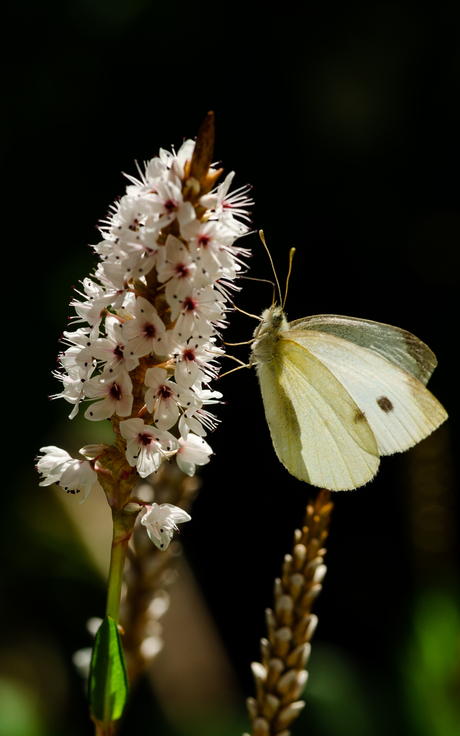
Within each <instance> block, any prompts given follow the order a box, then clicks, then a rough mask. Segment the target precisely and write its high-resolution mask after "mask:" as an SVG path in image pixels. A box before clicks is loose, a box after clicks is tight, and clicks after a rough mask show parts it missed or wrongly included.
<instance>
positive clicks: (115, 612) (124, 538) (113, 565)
mask: <svg viewBox="0 0 460 736" xmlns="http://www.w3.org/2000/svg"><path fill="white" fill-rule="evenodd" d="M112 517H113V539H112V554H111V557H110V571H109V584H108V590H107V607H106V614H107V616H110V618H112V619H113V620H114V621H115V623H116V624H118V620H119V615H120V596H121V586H122V583H123V570H124V567H125V559H126V550H127V549H128V544H129V540H130V538H131V534H132V527H133V526H134V521H135V519H136V517H135V516H131V517H130V522H131V523H132V526H131V523H130V524H129V526H131V528H127V524H126V515H124V514H123V512H120V511H119V510H118V509H116V508H113V509H112Z"/></svg>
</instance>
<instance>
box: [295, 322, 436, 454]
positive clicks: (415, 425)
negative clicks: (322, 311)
mask: <svg viewBox="0 0 460 736" xmlns="http://www.w3.org/2000/svg"><path fill="white" fill-rule="evenodd" d="M291 324H292V323H291ZM290 326H291V325H290ZM282 340H286V341H287V342H291V341H294V342H295V343H296V344H298V345H301V346H302V347H303V348H305V349H306V350H308V351H309V352H310V353H312V354H313V355H314V356H315V357H316V358H317V359H318V360H319V361H321V363H323V364H324V365H325V366H327V367H328V368H329V370H330V371H331V372H332V373H333V375H334V376H335V377H336V378H337V380H338V381H339V383H340V384H341V385H342V386H343V387H344V388H345V389H346V390H347V391H348V393H349V394H350V396H351V397H352V398H353V399H354V401H355V402H356V404H357V405H358V407H359V408H360V410H361V411H362V412H363V413H364V415H365V417H366V419H367V421H368V423H369V425H370V427H371V429H372V432H373V433H374V436H375V438H376V440H377V445H378V450H379V453H380V455H391V454H393V453H394V452H402V451H404V450H407V449H408V448H409V447H412V446H413V445H415V444H416V443H417V442H420V440H422V439H423V438H424V437H427V436H428V435H429V434H430V433H431V432H432V431H433V430H435V429H436V428H437V427H438V426H439V425H440V424H442V422H444V420H445V419H447V412H446V411H445V409H444V408H443V406H442V405H441V404H440V403H439V401H438V400H437V399H436V398H435V397H434V396H433V395H432V394H431V393H430V391H428V389H427V388H425V386H424V385H423V383H422V382H421V381H419V380H418V379H417V378H415V377H414V375H413V374H412V373H411V372H408V371H406V370H403V369H402V368H401V367H399V366H398V365H395V364H394V363H393V362H390V360H387V359H386V358H384V357H382V356H381V354H379V352H376V351H374V350H372V349H367V348H365V347H362V346H361V345H357V344H356V343H354V342H349V341H348V340H345V339H343V338H341V337H337V336H336V335H332V334H327V333H325V332H322V331H321V332H316V331H314V330H310V329H307V330H299V329H296V330H292V331H291V330H288V331H287V332H284V333H283V338H282Z"/></svg>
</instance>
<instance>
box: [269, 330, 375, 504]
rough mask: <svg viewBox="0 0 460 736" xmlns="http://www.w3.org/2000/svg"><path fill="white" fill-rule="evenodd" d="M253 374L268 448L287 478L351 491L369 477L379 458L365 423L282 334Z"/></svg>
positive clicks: (316, 364) (326, 375)
mask: <svg viewBox="0 0 460 736" xmlns="http://www.w3.org/2000/svg"><path fill="white" fill-rule="evenodd" d="M257 373H258V376H259V380H260V386H261V391H262V398H263V402H264V407H265V415H266V418H267V423H268V426H269V428H270V433H271V436H272V440H273V445H274V447H275V450H276V453H277V455H278V457H279V459H280V460H281V462H282V463H283V464H284V465H285V466H286V467H287V469H288V470H289V472H290V473H292V474H293V475H295V476H296V477H297V478H299V479H300V480H303V481H306V482H307V483H311V484H312V485H315V486H319V487H323V488H329V489H330V490H346V489H351V488H356V487H358V486H361V485H364V484H365V483H367V481H369V480H370V479H371V478H372V477H373V476H374V475H375V473H376V471H377V468H378V465H379V453H378V449H377V443H376V440H375V437H374V435H373V432H372V430H371V428H370V426H369V424H368V422H367V420H366V418H365V417H364V415H363V413H362V412H361V410H360V409H359V407H358V405H357V404H356V402H355V401H354V400H353V398H352V397H351V396H350V394H349V393H348V391H347V390H346V388H344V387H343V386H342V385H341V384H340V382H339V381H338V380H337V378H335V377H334V375H333V374H332V372H331V371H330V370H329V369H328V368H327V366H325V365H323V363H322V362H321V361H320V360H318V359H317V358H316V357H315V356H314V355H312V354H311V353H310V352H309V351H308V350H307V349H306V348H305V347H304V346H303V345H301V344H300V343H298V342H296V341H292V340H290V339H289V338H288V337H287V334H286V333H283V337H282V338H281V339H279V340H278V342H277V343H276V347H275V350H274V353H273V358H272V360H270V361H268V362H264V363H259V364H258V365H257Z"/></svg>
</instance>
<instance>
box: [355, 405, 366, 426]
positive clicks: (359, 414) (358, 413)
mask: <svg viewBox="0 0 460 736" xmlns="http://www.w3.org/2000/svg"><path fill="white" fill-rule="evenodd" d="M365 421H366V415H365V414H364V413H363V412H362V411H361V409H358V407H356V411H355V414H354V417H353V423H354V424H358V423H359V422H365Z"/></svg>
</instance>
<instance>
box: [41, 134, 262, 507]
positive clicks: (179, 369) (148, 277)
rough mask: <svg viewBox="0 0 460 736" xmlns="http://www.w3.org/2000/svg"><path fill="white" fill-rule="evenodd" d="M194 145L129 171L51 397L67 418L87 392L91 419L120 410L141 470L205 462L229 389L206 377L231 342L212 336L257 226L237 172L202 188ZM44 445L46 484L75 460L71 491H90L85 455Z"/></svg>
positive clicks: (119, 427) (191, 467)
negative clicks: (169, 461)
mask: <svg viewBox="0 0 460 736" xmlns="http://www.w3.org/2000/svg"><path fill="white" fill-rule="evenodd" d="M194 147H195V142H194V141H192V140H187V141H185V143H184V144H183V145H182V147H181V148H180V150H179V151H178V152H177V154H176V153H170V152H167V151H164V150H160V153H159V156H158V157H155V158H153V159H152V160H151V161H150V162H148V163H146V164H145V170H144V171H140V170H139V173H140V178H139V179H135V178H133V177H131V176H128V177H127V178H128V180H129V182H130V183H129V185H128V186H127V188H126V194H125V195H124V196H123V197H122V198H121V199H120V200H119V201H117V202H116V203H115V204H114V205H112V206H111V208H110V212H109V215H108V217H107V219H106V220H105V221H103V222H102V223H101V227H100V231H101V234H102V236H103V239H102V241H101V242H100V243H98V245H96V246H95V250H96V252H97V254H98V255H99V257H100V261H99V263H98V265H97V267H96V269H95V273H94V275H93V276H91V277H88V278H86V279H84V281H83V290H82V291H81V292H79V297H80V298H78V299H75V300H73V301H72V302H71V306H73V307H74V308H75V311H76V315H77V316H76V317H75V318H73V322H74V324H78V323H83V322H85V323H87V324H86V325H85V326H83V327H78V329H75V330H74V331H66V332H64V337H63V341H64V342H65V343H66V344H67V346H68V347H67V349H66V350H65V351H64V352H62V353H61V354H60V355H59V362H60V368H59V370H58V371H56V373H55V375H56V377H57V378H59V380H61V381H62V383H63V385H64V388H63V391H62V392H61V393H59V394H57V395H56V396H54V397H53V398H58V397H60V398H63V399H65V400H66V401H68V402H69V403H70V404H72V405H73V409H72V412H71V414H70V418H73V417H74V416H75V415H76V414H77V412H78V408H79V405H80V402H81V401H83V400H90V399H91V400H95V401H92V403H91V404H90V405H89V407H88V408H87V409H86V411H85V417H86V418H87V419H89V420H91V421H98V420H102V419H109V418H111V419H112V423H113V424H114V429H115V431H116V432H117V433H118V434H119V435H121V436H122V437H123V438H124V440H125V441H126V459H127V461H128V463H129V464H130V466H132V467H134V466H135V467H136V468H137V471H138V473H139V475H140V476H141V477H142V478H144V477H146V476H148V475H149V474H150V473H152V472H154V471H156V470H157V469H158V467H159V466H160V464H161V463H162V462H163V460H165V459H166V458H169V457H171V456H172V455H176V457H177V462H178V464H179V466H180V468H181V469H182V470H183V471H184V472H185V473H187V474H188V475H193V474H194V472H195V466H196V465H204V464H205V463H207V462H209V456H210V454H211V452H212V450H211V448H210V446H209V445H208V443H207V442H206V441H205V440H204V439H203V438H204V436H205V435H206V434H207V430H209V429H212V428H213V427H214V426H215V423H216V419H215V417H214V416H213V415H212V414H211V413H209V411H208V410H207V409H206V408H205V407H206V406H207V405H209V404H213V403H216V402H217V401H218V400H219V399H220V398H221V394H220V393H219V392H217V391H215V390H213V389H211V388H210V386H209V383H210V381H211V379H213V378H215V377H216V376H217V374H218V365H217V364H216V356H217V357H218V356H220V355H222V354H223V352H224V351H223V350H222V349H221V348H220V347H218V346H217V345H216V340H217V339H218V336H219V332H220V329H221V328H223V327H225V321H224V317H225V313H226V310H227V308H228V300H229V294H230V289H232V288H236V287H235V285H234V283H233V282H234V279H235V277H236V276H237V275H238V273H239V272H241V269H242V267H243V261H242V257H244V256H246V255H247V254H248V251H247V250H246V249H243V248H240V247H238V246H236V245H235V241H236V240H237V239H238V238H239V237H241V236H242V235H245V234H246V233H248V232H249V225H248V223H249V217H248V212H247V207H248V206H249V205H250V204H252V200H250V199H249V197H248V187H242V188H240V189H238V190H236V191H235V192H234V193H233V194H230V195H229V188H230V185H231V182H232V179H233V173H231V174H229V175H228V176H227V177H226V179H225V180H224V181H223V183H222V184H220V185H219V186H217V187H216V188H214V189H211V191H209V192H207V193H204V194H202V190H201V189H200V182H198V180H197V179H195V178H193V177H192V176H190V161H191V160H192V157H193V153H194ZM216 172H217V170H216V169H213V168H212V167H211V168H210V169H209V173H210V174H211V175H212V174H214V175H216ZM215 178H216V176H214V179H215ZM139 385H140V388H139ZM114 419H115V422H114ZM102 449H103V448H102V447H101V452H102ZM84 450H85V448H83V450H82V454H83V455H85V452H84ZM42 452H44V453H45V455H43V456H42V457H41V458H40V459H39V462H38V466H37V467H38V470H39V471H40V472H41V473H42V475H43V480H42V485H48V484H49V483H51V482H56V480H57V481H58V482H59V481H62V480H63V476H62V477H61V476H60V473H61V475H62V473H64V472H67V476H69V472H68V468H69V467H72V469H73V477H74V480H73V487H71V485H72V484H71V485H68V484H67V490H68V491H74V492H78V491H79V490H81V488H84V489H85V494H86V495H87V493H88V484H89V483H90V480H91V478H93V476H92V475H91V473H89V471H88V467H87V465H88V461H86V462H83V463H82V462H81V461H74V462H73V464H71V465H69V463H70V461H71V458H69V457H67V455H65V456H64V455H61V454H60V453H63V452H64V451H59V449H58V448H56V447H54V446H53V447H49V448H48V447H47V448H42ZM93 457H94V455H93ZM53 461H54V462H53ZM90 462H91V461H90ZM94 464H95V461H92V467H94ZM78 467H80V468H82V472H85V473H86V475H85V478H84V479H83V480H81V479H79V478H78V472H77V468H78ZM67 480H68V478H67ZM96 481H97V474H96V473H94V482H96Z"/></svg>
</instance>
